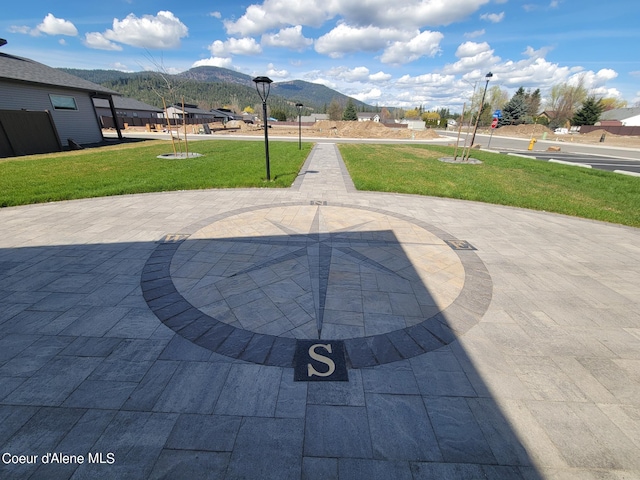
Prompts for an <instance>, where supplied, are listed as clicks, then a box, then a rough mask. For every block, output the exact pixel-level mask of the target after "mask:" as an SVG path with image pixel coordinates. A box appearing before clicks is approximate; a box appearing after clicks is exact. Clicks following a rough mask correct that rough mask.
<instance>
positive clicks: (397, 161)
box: [339, 144, 640, 227]
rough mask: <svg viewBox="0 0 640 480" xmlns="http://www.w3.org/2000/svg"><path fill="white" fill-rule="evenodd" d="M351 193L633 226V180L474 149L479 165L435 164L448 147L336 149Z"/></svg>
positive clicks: (639, 215)
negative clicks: (409, 196) (418, 198)
mask: <svg viewBox="0 0 640 480" xmlns="http://www.w3.org/2000/svg"><path fill="white" fill-rule="evenodd" d="M339 148H340V152H341V153H342V156H343V158H344V160H345V163H346V165H347V168H348V169H349V173H350V174H351V178H352V179H353V182H354V184H355V186H356V188H358V189H359V190H372V191H381V192H398V193H412V194H418V195H432V196H438V197H448V198H459V199H464V200H476V201H480V202H487V203H496V204H500V205H511V206H515V207H523V208H530V209H535V210H545V211H548V212H556V213H563V214H567V215H573V216H578V217H584V218H590V219H594V220H603V221H607V222H613V223H620V224H624V225H630V226H634V227H640V178H636V177H630V176H626V175H619V174H616V173H610V172H604V171H601V170H595V169H585V168H576V167H572V166H565V165H559V164H552V163H547V162H541V161H536V160H529V159H525V158H521V157H515V156H508V155H501V154H495V153H490V152H482V151H474V152H473V155H472V157H473V158H477V159H479V160H481V161H482V162H483V163H482V164H480V165H470V164H469V165H464V164H451V163H444V162H440V161H439V160H438V159H439V158H442V157H447V156H449V157H453V153H454V150H453V148H449V147H439V146H431V145H384V146H383V145H368V144H348V145H347V144H343V145H340V147H339Z"/></svg>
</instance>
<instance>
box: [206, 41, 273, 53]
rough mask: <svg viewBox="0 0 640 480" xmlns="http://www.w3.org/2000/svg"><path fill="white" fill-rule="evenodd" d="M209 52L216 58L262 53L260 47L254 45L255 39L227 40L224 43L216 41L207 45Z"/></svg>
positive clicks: (256, 44)
mask: <svg viewBox="0 0 640 480" xmlns="http://www.w3.org/2000/svg"><path fill="white" fill-rule="evenodd" d="M209 51H210V52H211V53H212V55H214V56H217V57H225V56H229V55H258V54H260V53H262V47H260V45H258V43H256V41H255V39H253V38H250V37H245V38H229V39H228V40H226V41H224V42H223V41H222V40H216V41H215V42H213V43H212V44H211V45H209Z"/></svg>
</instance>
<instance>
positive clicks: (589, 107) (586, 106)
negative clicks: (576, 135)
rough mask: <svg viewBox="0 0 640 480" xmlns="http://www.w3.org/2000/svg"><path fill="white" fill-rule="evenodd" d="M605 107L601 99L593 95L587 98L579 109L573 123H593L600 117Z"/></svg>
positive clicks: (578, 124) (579, 124)
mask: <svg viewBox="0 0 640 480" xmlns="http://www.w3.org/2000/svg"><path fill="white" fill-rule="evenodd" d="M603 109H604V105H603V104H602V101H601V100H596V97H594V96H591V97H589V98H587V99H586V100H585V101H584V102H583V104H582V107H581V108H580V110H578V111H577V112H576V113H575V114H574V115H573V118H572V120H571V123H572V124H573V125H577V126H581V125H593V124H595V123H596V122H597V121H598V120H599V119H600V114H601V113H602V111H603Z"/></svg>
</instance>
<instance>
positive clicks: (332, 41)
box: [315, 23, 414, 58]
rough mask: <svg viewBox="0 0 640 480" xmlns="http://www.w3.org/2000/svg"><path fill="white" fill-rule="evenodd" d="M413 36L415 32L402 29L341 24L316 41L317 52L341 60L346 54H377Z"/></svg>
mask: <svg viewBox="0 0 640 480" xmlns="http://www.w3.org/2000/svg"><path fill="white" fill-rule="evenodd" d="M412 35H414V33H413V32H407V31H406V30H401V29H391V28H379V27H374V26H368V27H354V26H351V25H348V24H346V23H341V24H340V25H338V26H337V27H336V28H334V29H333V30H331V31H330V32H328V33H326V34H325V35H323V36H321V37H320V38H318V39H317V40H316V43H315V50H316V52H318V53H320V54H323V55H328V56H329V57H331V58H340V57H342V56H343V55H344V54H346V53H352V52H359V51H369V52H375V51H378V50H381V49H383V48H385V47H386V46H387V45H389V44H390V42H394V41H399V40H409V39H410V38H411V36H412Z"/></svg>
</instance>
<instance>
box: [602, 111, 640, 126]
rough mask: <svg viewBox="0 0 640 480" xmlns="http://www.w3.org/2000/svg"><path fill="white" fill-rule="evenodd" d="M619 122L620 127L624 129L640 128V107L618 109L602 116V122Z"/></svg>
mask: <svg viewBox="0 0 640 480" xmlns="http://www.w3.org/2000/svg"><path fill="white" fill-rule="evenodd" d="M603 122H619V123H618V125H621V126H623V127H638V126H640V107H634V108H616V109H614V110H608V111H606V112H603V113H602V114H601V115H600V122H598V123H596V125H599V124H602V123H603Z"/></svg>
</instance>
